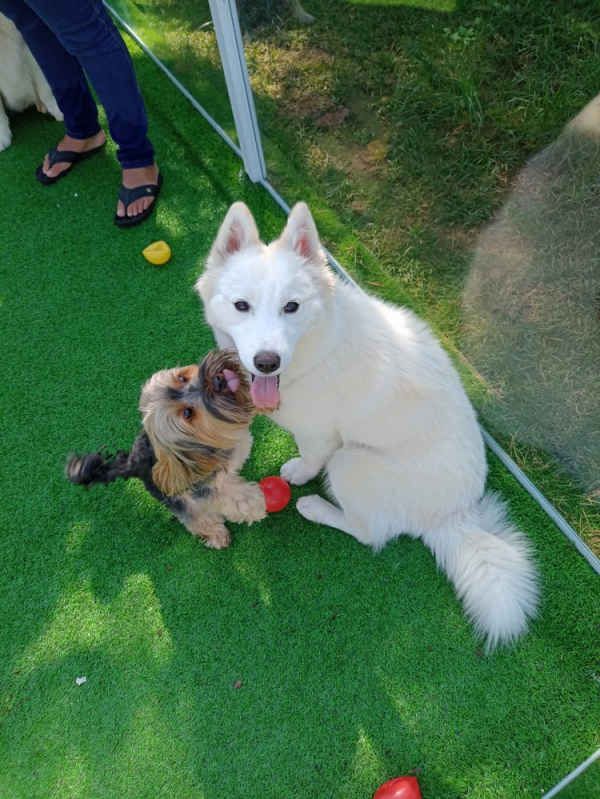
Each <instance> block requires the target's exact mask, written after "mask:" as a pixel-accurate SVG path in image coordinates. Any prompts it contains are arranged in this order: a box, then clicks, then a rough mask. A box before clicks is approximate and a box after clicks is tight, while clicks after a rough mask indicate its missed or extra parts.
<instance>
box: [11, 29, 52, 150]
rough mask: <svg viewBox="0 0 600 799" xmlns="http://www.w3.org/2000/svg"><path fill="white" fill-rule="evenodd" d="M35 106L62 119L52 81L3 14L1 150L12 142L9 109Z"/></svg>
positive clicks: (15, 109) (23, 108)
mask: <svg viewBox="0 0 600 799" xmlns="http://www.w3.org/2000/svg"><path fill="white" fill-rule="evenodd" d="M30 105H35V107H36V108H37V109H38V111H41V112H42V113H46V112H48V113H50V114H52V116H53V117H54V119H56V120H57V121H58V122H62V119H63V115H62V114H61V112H60V109H59V107H58V105H57V104H56V100H55V99H54V95H53V94H52V90H51V89H50V86H48V81H47V80H46V78H45V77H44V75H43V73H42V70H41V69H40V68H39V66H38V63H37V61H36V60H35V59H34V57H33V56H32V54H31V50H30V49H29V48H28V47H27V45H26V44H25V41H24V39H23V37H22V36H21V34H20V33H19V31H18V30H17V29H16V27H15V25H14V24H13V23H12V22H11V20H9V19H8V18H7V17H5V16H4V15H3V14H0V151H1V150H6V148H7V147H8V146H9V145H10V143H11V141H12V134H11V131H10V124H9V121H8V115H7V113H6V112H7V111H9V110H10V111H24V110H25V109H26V108H28V107H29V106H30Z"/></svg>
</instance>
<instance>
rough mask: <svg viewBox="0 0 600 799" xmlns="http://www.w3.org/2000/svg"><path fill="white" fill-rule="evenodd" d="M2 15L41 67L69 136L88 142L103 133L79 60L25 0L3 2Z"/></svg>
mask: <svg viewBox="0 0 600 799" xmlns="http://www.w3.org/2000/svg"><path fill="white" fill-rule="evenodd" d="M0 12H1V13H3V14H4V15H5V16H6V17H8V18H9V19H10V20H12V21H13V22H14V24H15V25H16V27H17V29H18V30H19V32H20V33H21V35H22V36H23V38H24V39H25V43H26V44H27V46H28V47H29V49H30V50H31V52H32V53H33V56H34V58H35V60H36V61H37V63H38V64H39V65H40V67H41V69H42V72H43V73H44V75H45V77H46V80H47V81H48V83H49V85H50V88H51V89H52V93H53V94H54V97H55V98H56V102H57V103H58V107H59V108H60V110H61V111H62V113H63V115H64V118H65V128H66V131H67V136H68V137H69V138H70V139H77V140H81V141H83V142H85V140H87V139H92V138H93V137H95V136H97V135H98V134H100V133H101V128H100V124H99V122H98V109H97V107H96V103H95V102H94V99H93V97H92V94H91V92H90V90H89V87H88V83H87V81H86V79H85V75H84V73H83V70H82V68H81V65H80V64H79V62H78V61H77V59H76V58H74V57H73V56H72V55H70V54H69V53H68V52H67V51H66V50H65V48H64V47H63V46H62V44H61V43H60V42H59V41H58V39H57V38H56V36H55V35H54V33H53V32H52V31H51V30H50V29H49V28H48V26H47V25H46V24H45V23H44V22H43V21H42V20H41V19H40V17H39V16H38V15H37V14H36V13H35V11H34V10H33V9H32V8H31V7H30V6H29V5H27V3H25V2H24V0H0ZM103 135H104V134H103V133H102V136H103ZM62 149H66V148H64V147H63V148H62Z"/></svg>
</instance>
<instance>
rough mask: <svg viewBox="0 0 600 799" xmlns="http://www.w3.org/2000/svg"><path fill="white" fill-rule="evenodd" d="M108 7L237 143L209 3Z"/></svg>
mask: <svg viewBox="0 0 600 799" xmlns="http://www.w3.org/2000/svg"><path fill="white" fill-rule="evenodd" d="M107 5H108V7H109V8H110V9H112V10H114V11H115V12H116V14H117V15H118V16H119V17H120V18H121V19H122V20H123V22H125V24H126V25H128V26H129V27H130V28H131V29H132V30H133V31H134V33H135V34H136V35H137V36H139V38H140V39H141V40H142V42H143V43H144V44H145V45H146V46H147V47H148V48H149V49H150V50H151V51H152V53H153V54H154V55H155V56H156V57H157V58H158V59H159V60H160V61H161V62H162V63H163V64H164V65H165V66H166V67H167V69H169V70H170V71H171V72H172V73H173V74H174V76H175V77H176V78H177V80H178V81H179V82H180V83H181V84H182V85H183V86H184V87H185V88H186V89H187V90H188V91H189V92H190V94H191V95H192V96H193V97H194V99H196V100H197V101H198V102H199V103H200V105H201V106H202V107H203V108H204V109H205V110H206V111H207V112H208V113H209V114H210V115H211V116H212V117H213V119H214V120H215V121H216V122H217V123H218V124H219V125H220V126H221V128H223V130H224V131H225V133H227V135H228V136H229V137H230V138H231V139H233V141H234V142H236V143H237V141H238V139H237V133H236V131H235V125H234V122H233V115H232V113H231V106H230V104H229V98H228V95H227V87H226V85H225V78H224V76H223V70H222V67H221V59H220V57H219V48H218V47H217V43H216V38H215V35H214V30H213V24H212V18H211V15H210V10H209V6H208V0H187V1H186V0H142V2H137V0H136V2H132V0H109V2H108V3H107Z"/></svg>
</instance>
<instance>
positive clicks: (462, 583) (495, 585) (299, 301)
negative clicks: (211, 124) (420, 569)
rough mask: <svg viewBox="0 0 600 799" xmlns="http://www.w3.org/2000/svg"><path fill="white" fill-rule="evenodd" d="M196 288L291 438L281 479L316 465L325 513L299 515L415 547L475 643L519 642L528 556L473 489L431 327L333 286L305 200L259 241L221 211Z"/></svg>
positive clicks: (468, 456)
mask: <svg viewBox="0 0 600 799" xmlns="http://www.w3.org/2000/svg"><path fill="white" fill-rule="evenodd" d="M196 288H197V290H198V292H199V294H200V296H201V298H202V300H203V303H204V309H205V315H206V320H207V321H208V323H209V324H210V325H211V326H212V328H213V331H214V334H215V337H216V340H217V343H218V344H219V346H220V347H235V348H236V349H237V350H238V352H239V355H240V358H241V361H242V363H243V364H244V366H245V367H246V369H247V370H248V371H249V372H250V373H251V375H252V379H253V383H252V397H253V400H254V403H255V404H256V405H257V406H259V407H261V408H265V409H270V411H271V418H272V419H273V420H274V421H275V422H277V424H279V425H281V426H282V427H284V428H286V429H287V430H289V431H290V432H291V433H293V435H294V437H295V439H296V443H297V445H298V449H299V453H300V457H299V458H293V459H292V460H290V461H288V462H287V463H285V464H284V465H283V466H282V468H281V474H282V476H283V477H284V478H285V479H286V480H288V481H289V482H291V483H294V484H297V485H300V484H302V483H305V482H307V481H308V480H310V479H311V478H313V477H315V476H316V475H317V474H318V473H319V472H320V471H321V470H322V469H323V468H325V470H326V475H327V481H328V487H329V491H330V493H331V497H332V499H333V502H334V503H335V504H332V503H330V502H327V501H326V500H324V499H322V498H321V497H319V496H306V497H302V498H301V499H299V500H298V503H297V509H298V511H299V512H300V513H301V514H302V515H303V516H304V517H305V518H307V519H310V520H312V521H314V522H318V523H320V524H327V525H329V526H331V527H335V528H337V529H339V530H342V531H344V532H346V533H349V534H350V535H352V536H354V537H355V538H356V539H357V540H358V541H361V542H362V543H364V544H369V545H371V546H372V547H374V548H380V547H382V546H383V545H384V544H385V543H386V542H387V541H389V540H390V539H392V538H394V537H396V536H398V535H400V534H402V533H406V534H407V535H410V536H413V537H420V538H421V539H422V540H423V542H424V543H425V544H426V545H427V546H428V547H429V548H430V549H431V551H432V552H433V553H434V555H435V557H436V560H437V563H438V565H439V566H440V567H441V568H442V569H443V570H444V571H445V572H446V574H447V575H448V577H449V578H450V580H451V581H452V583H453V584H454V587H455V589H456V593H457V594H458V596H459V597H460V599H461V600H462V602H463V605H464V609H465V612H466V613H467V615H468V616H469V618H470V619H471V620H472V621H473V623H474V625H475V628H476V630H477V632H478V633H479V634H481V635H484V636H486V637H487V646H488V648H493V647H494V646H496V645H498V644H501V643H510V642H511V641H513V640H515V639H516V638H517V637H519V636H520V635H521V634H523V633H524V632H525V631H526V629H527V624H528V619H529V618H531V617H533V616H534V615H535V613H536V609H537V604H538V588H537V579H536V571H535V568H534V565H533V564H532V562H531V558H530V552H529V546H528V544H527V542H526V541H525V540H524V538H523V536H522V534H521V533H519V532H517V531H515V530H514V529H513V528H512V527H511V525H510V524H509V523H508V521H507V520H506V518H505V513H504V508H503V505H502V503H501V502H500V501H499V500H498V499H497V498H495V497H494V496H491V495H490V494H485V493H484V490H485V489H484V484H485V478H486V471H487V466H486V460H485V452H484V444H483V440H482V436H481V431H480V429H479V426H478V424H477V419H476V416H475V412H474V410H473V408H472V406H471V404H470V402H469V400H468V398H467V396H466V394H465V392H464V389H463V387H462V385H461V382H460V380H459V377H458V375H457V373H456V371H455V370H454V367H453V366H452V363H451V361H450V359H449V357H448V356H447V354H446V353H445V351H444V350H443V349H442V347H441V345H440V344H439V342H438V341H437V340H436V338H435V337H434V336H433V334H432V333H431V331H430V330H429V328H428V327H427V326H426V325H425V324H424V323H423V322H422V321H421V320H419V319H418V318H417V317H416V316H415V315H414V314H413V313H411V312H410V311H408V310H406V309H403V308H398V307H393V306H391V305H388V304H385V303H383V302H381V301H380V300H378V299H376V298H374V297H371V296H368V295H366V294H363V293H362V292H360V291H358V290H357V289H355V288H353V287H352V286H349V285H347V284H346V283H344V282H342V281H341V280H339V279H338V278H337V277H336V276H334V274H333V273H332V272H331V271H330V269H329V268H328V266H327V264H326V259H325V255H324V253H323V250H322V248H321V245H320V243H319V237H318V234H317V229H316V227H315V224H314V221H313V218H312V216H311V214H310V211H309V209H308V207H307V206H306V205H305V204H304V203H298V205H296V206H295V207H294V208H293V209H292V212H291V214H290V217H289V220H288V223H287V225H286V227H285V229H284V231H283V233H282V235H281V237H280V238H279V239H277V240H276V241H274V242H272V243H271V244H269V245H265V244H263V243H262V242H261V241H260V239H259V235H258V230H257V228H256V224H255V222H254V219H253V217H252V215H251V213H250V211H249V210H248V208H247V207H246V206H245V205H244V204H243V203H235V204H234V205H233V206H232V207H231V208H230V210H229V212H228V214H227V216H226V218H225V220H224V222H223V224H222V226H221V228H220V230H219V233H218V235H217V238H216V240H215V243H214V245H213V247H212V250H211V252H210V255H209V258H208V262H207V267H206V270H205V271H204V273H203V274H202V276H201V277H200V279H199V280H198V282H197V285H196Z"/></svg>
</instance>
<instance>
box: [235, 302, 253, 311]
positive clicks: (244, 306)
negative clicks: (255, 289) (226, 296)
mask: <svg viewBox="0 0 600 799" xmlns="http://www.w3.org/2000/svg"><path fill="white" fill-rule="evenodd" d="M233 306H234V308H236V310H238V311H241V312H242V313H247V312H248V311H249V310H250V306H249V305H248V303H247V302H246V300H238V301H237V302H234V303H233Z"/></svg>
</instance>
